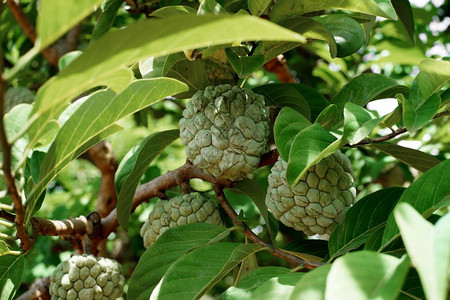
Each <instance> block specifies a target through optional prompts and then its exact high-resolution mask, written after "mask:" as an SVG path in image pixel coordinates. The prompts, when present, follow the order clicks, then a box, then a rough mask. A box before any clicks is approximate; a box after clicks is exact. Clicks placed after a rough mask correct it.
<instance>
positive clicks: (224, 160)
mask: <svg viewBox="0 0 450 300" xmlns="http://www.w3.org/2000/svg"><path fill="white" fill-rule="evenodd" d="M264 105H265V104H264V97H263V96H261V95H258V94H255V93H253V92H252V91H251V90H249V89H242V88H240V87H238V86H233V87H232V86H231V85H229V84H226V85H218V86H210V87H207V88H206V89H205V90H204V91H199V92H197V93H196V94H195V95H194V96H192V98H191V100H190V101H189V102H188V103H187V104H186V109H185V110H184V111H183V118H182V119H181V120H180V122H179V125H180V137H181V141H182V142H183V144H184V145H186V146H187V147H186V156H187V159H188V160H189V161H191V162H192V163H193V164H194V165H196V166H197V167H199V168H201V169H203V171H204V172H205V173H207V174H210V175H213V176H215V177H216V178H227V179H230V180H232V181H235V180H241V179H243V178H245V177H246V176H247V174H248V173H250V172H252V171H253V170H255V169H256V167H257V166H258V163H259V159H260V156H261V155H262V154H263V153H264V152H265V150H266V144H267V137H268V135H269V125H268V121H269V113H268V109H267V108H266V107H265V106H264Z"/></svg>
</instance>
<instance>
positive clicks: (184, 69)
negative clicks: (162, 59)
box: [166, 59, 210, 98]
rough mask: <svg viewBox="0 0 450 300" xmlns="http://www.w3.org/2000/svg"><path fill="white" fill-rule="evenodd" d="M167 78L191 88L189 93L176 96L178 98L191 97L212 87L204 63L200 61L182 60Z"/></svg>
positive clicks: (170, 71) (168, 73)
mask: <svg viewBox="0 0 450 300" xmlns="http://www.w3.org/2000/svg"><path fill="white" fill-rule="evenodd" d="M166 76H167V77H171V78H175V79H177V80H179V81H181V82H183V83H185V84H186V85H187V86H188V87H189V90H188V91H187V92H184V93H181V94H177V95H175V97H177V98H188V97H191V96H192V95H194V94H195V93H196V92H197V91H199V90H204V89H205V88H206V87H207V86H209V85H210V83H209V79H208V76H207V75H206V71H205V68H204V67H203V62H202V61H200V60H195V61H190V60H188V59H183V60H180V61H178V62H177V63H175V65H174V66H173V67H172V68H171V69H170V70H169V72H167V75H166Z"/></svg>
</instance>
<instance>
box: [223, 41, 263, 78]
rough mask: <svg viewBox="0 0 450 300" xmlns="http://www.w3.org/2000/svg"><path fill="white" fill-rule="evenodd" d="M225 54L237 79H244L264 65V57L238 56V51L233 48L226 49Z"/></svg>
mask: <svg viewBox="0 0 450 300" xmlns="http://www.w3.org/2000/svg"><path fill="white" fill-rule="evenodd" d="M225 52H226V54H227V57H228V61H229V62H230V64H231V66H232V67H233V69H234V71H235V72H236V74H237V75H238V76H239V78H245V77H247V76H249V75H251V74H252V73H253V72H255V71H257V70H258V69H260V68H261V67H262V65H263V64H264V55H261V54H256V55H251V56H240V55H239V54H238V52H239V51H236V49H234V48H227V49H225Z"/></svg>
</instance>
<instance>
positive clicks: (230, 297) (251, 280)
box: [219, 266, 290, 300]
mask: <svg viewBox="0 0 450 300" xmlns="http://www.w3.org/2000/svg"><path fill="white" fill-rule="evenodd" d="M289 271H290V270H289V269H287V268H282V267H272V266H267V267H261V268H258V269H256V270H254V271H252V272H251V273H250V274H248V275H247V276H245V277H243V278H242V279H241V280H240V281H239V282H238V284H237V285H236V286H232V287H230V288H228V289H227V290H226V291H225V292H223V293H222V294H221V295H220V298H219V299H220V300H248V299H250V298H251V295H252V293H253V291H254V290H255V289H256V288H257V287H258V286H260V285H261V284H263V283H264V282H266V281H267V280H269V279H270V278H273V277H277V276H280V275H283V274H286V273H289Z"/></svg>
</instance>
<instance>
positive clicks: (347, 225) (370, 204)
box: [328, 187, 405, 261]
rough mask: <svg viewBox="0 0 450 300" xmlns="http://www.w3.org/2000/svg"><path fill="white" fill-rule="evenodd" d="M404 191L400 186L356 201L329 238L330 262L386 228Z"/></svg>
mask: <svg viewBox="0 0 450 300" xmlns="http://www.w3.org/2000/svg"><path fill="white" fill-rule="evenodd" d="M404 190H405V189H404V188H400V187H392V188H387V189H382V190H379V191H377V192H375V193H372V194H369V195H368V196H365V197H364V198H362V199H361V200H359V201H358V202H356V204H355V205H353V206H352V207H351V208H350V209H349V210H348V212H347V213H346V214H345V218H344V220H343V221H342V223H340V224H339V225H338V226H337V227H336V229H335V230H334V231H333V232H332V233H331V235H330V239H329V242H328V248H329V250H330V256H331V258H330V261H331V260H333V259H334V258H336V257H337V256H339V255H342V254H345V253H346V252H348V251H350V250H352V249H356V248H358V247H359V246H361V245H362V244H364V243H365V242H366V241H367V240H368V239H369V238H370V237H371V235H372V233H373V232H375V231H377V230H378V229H379V228H381V227H383V226H384V225H385V224H386V221H387V218H388V217H389V215H390V213H391V212H392V210H393V209H394V206H395V204H396V203H397V201H398V200H399V199H400V196H401V195H402V193H403V191H404Z"/></svg>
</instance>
